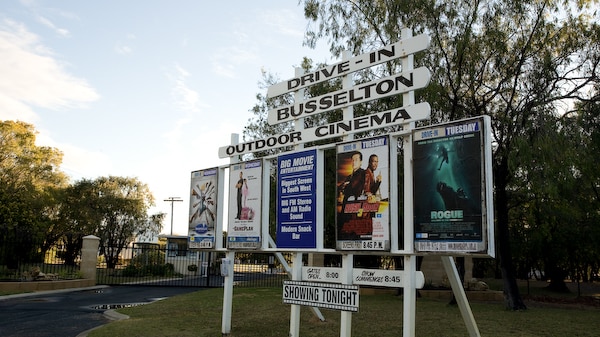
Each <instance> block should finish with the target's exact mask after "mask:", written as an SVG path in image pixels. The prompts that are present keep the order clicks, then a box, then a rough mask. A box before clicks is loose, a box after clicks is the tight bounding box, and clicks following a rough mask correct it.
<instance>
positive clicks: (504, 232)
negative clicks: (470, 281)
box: [494, 159, 527, 310]
mask: <svg viewBox="0 0 600 337" xmlns="http://www.w3.org/2000/svg"><path fill="white" fill-rule="evenodd" d="M507 176H508V163H507V160H506V159H504V160H502V164H500V165H499V167H496V172H495V174H494V181H495V187H496V202H495V205H496V243H497V246H498V247H497V248H498V249H497V252H498V259H499V260H500V271H501V273H502V283H503V289H504V299H505V301H506V303H505V304H506V307H507V308H508V309H510V310H525V309H527V307H526V306H525V303H523V299H522V298H521V293H520V292H519V287H518V286H517V279H516V277H515V270H514V266H513V261H512V253H511V250H510V232H509V228H508V195H507V193H506V185H507V181H506V178H507Z"/></svg>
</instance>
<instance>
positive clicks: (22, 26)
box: [0, 0, 335, 235]
mask: <svg viewBox="0 0 600 337" xmlns="http://www.w3.org/2000/svg"><path fill="white" fill-rule="evenodd" d="M307 24H308V22H307V21H306V20H305V19H304V16H303V9H302V7H301V6H299V5H298V1H297V0H285V1H282V0H277V1H275V0H270V1H269V0H253V1H210V2H207V1H195V0H177V1H158V0H130V1H117V0H104V1H80V0H63V1H52V0H20V1H18V0H3V1H2V2H1V3H0V60H1V62H0V74H1V75H0V120H20V121H23V122H27V123H30V124H32V125H34V127H35V129H36V131H37V132H38V134H37V145H39V146H51V147H54V148H57V149H58V150H60V151H62V152H63V154H64V157H63V164H62V166H61V170H62V171H64V172H65V173H67V174H68V175H69V176H70V178H71V182H75V181H77V180H80V179H83V178H86V179H95V178H97V177H100V176H110V175H113V176H122V177H136V178H138V179H139V180H140V181H142V182H143V183H146V184H148V186H149V188H150V190H151V191H152V193H153V195H154V197H155V201H156V206H155V207H153V208H152V209H151V210H150V213H157V212H164V213H166V219H165V222H164V227H163V231H162V233H166V234H170V232H171V216H172V218H173V234H174V235H187V227H188V223H187V222H188V220H187V218H188V214H189V196H188V195H189V193H190V173H191V172H192V171H195V170H201V169H206V168H211V167H215V166H221V165H227V164H228V163H229V160H228V159H219V157H218V148H219V147H222V146H226V145H230V144H231V134H232V133H237V134H240V139H241V135H242V132H243V128H244V126H245V125H247V123H248V119H249V118H251V117H252V113H251V112H249V110H250V109H251V108H252V106H253V105H254V104H255V103H256V102H257V101H256V95H257V94H258V93H263V94H266V89H263V88H260V87H259V82H260V81H261V79H262V75H261V74H262V71H263V70H264V71H267V72H269V73H272V74H275V75H277V76H278V77H279V78H280V79H281V80H286V79H289V78H292V77H293V75H294V67H295V66H297V65H299V64H300V63H301V60H302V57H304V56H307V57H310V58H312V59H313V60H314V61H315V62H329V63H331V62H332V61H331V60H330V59H329V53H328V51H327V48H326V47H325V46H324V45H323V46H318V47H317V48H316V49H315V50H313V49H310V48H308V47H304V46H303V45H302V42H303V38H304V32H305V30H306V27H307ZM334 62H335V60H334ZM171 197H179V198H181V199H182V200H183V202H175V203H174V204H173V213H172V214H171V203H170V202H167V201H164V200H165V199H168V198H171Z"/></svg>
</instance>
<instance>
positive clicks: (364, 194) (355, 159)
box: [336, 137, 390, 250]
mask: <svg viewBox="0 0 600 337" xmlns="http://www.w3.org/2000/svg"><path fill="white" fill-rule="evenodd" d="M389 167H390V165H389V138H388V137H377V138H370V139H361V140H356V141H353V142H350V143H344V144H339V145H337V213H336V214H337V217H336V225H337V230H336V231H337V249H339V250H389V248H390V208H389V202H390V200H389V194H390V193H389V191H390V185H389V181H390V179H389V178H390V172H389Z"/></svg>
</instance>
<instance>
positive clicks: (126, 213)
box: [81, 176, 165, 269]
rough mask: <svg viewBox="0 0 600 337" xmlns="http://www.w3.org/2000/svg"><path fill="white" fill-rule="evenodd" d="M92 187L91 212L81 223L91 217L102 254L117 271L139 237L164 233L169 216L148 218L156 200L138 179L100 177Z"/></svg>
mask: <svg viewBox="0 0 600 337" xmlns="http://www.w3.org/2000/svg"><path fill="white" fill-rule="evenodd" d="M84 184H87V182H86V183H84ZM92 184H93V187H92V188H91V193H90V194H87V197H89V199H88V200H89V204H88V209H87V210H86V211H85V214H86V215H85V216H82V217H81V219H84V220H85V221H87V219H88V216H89V219H90V221H93V223H94V224H95V226H96V227H95V232H96V235H97V236H98V237H100V251H101V253H102V255H104V258H105V261H106V265H107V267H108V268H109V269H113V268H115V267H116V265H117V264H118V262H119V256H120V254H121V252H122V250H123V249H124V248H125V247H126V246H127V245H128V244H129V243H131V242H132V241H133V240H134V239H135V238H136V237H137V236H140V235H144V234H146V233H148V232H153V233H159V232H160V230H161V228H162V221H163V219H164V216H165V214H164V213H160V214H155V215H152V216H148V215H147V212H148V209H149V208H150V207H151V206H153V205H154V197H153V196H152V193H151V192H150V190H149V188H148V186H147V185H146V184H143V183H142V182H140V181H139V180H138V179H136V178H124V177H115V176H109V177H100V178H97V179H96V180H94V181H93V183H92ZM86 190H87V189H86ZM89 192H90V191H86V193H89Z"/></svg>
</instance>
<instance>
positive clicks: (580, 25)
mask: <svg viewBox="0 0 600 337" xmlns="http://www.w3.org/2000/svg"><path fill="white" fill-rule="evenodd" d="M303 3H304V9H305V16H306V18H307V19H309V20H310V21H311V22H312V23H313V24H314V25H313V26H311V27H309V29H308V32H307V34H306V43H307V44H308V45H309V46H315V45H316V42H317V41H318V40H320V39H322V38H327V39H328V42H329V44H330V50H331V52H332V54H333V55H335V56H337V57H339V56H340V54H341V51H342V50H350V51H351V52H352V53H353V54H354V55H358V54H362V53H365V52H367V51H370V50H373V49H375V48H378V47H381V46H383V45H387V44H390V43H392V42H395V41H397V40H399V39H400V29H401V27H403V26H406V27H411V28H412V29H414V30H415V31H416V32H426V33H428V34H429V35H430V36H431V38H432V45H431V48H430V49H429V50H428V51H427V53H425V54H424V55H420V56H419V57H420V59H418V60H417V61H418V62H419V63H421V64H423V65H426V66H427V67H428V68H429V69H430V70H431V72H432V74H433V75H432V81H431V84H430V85H429V87H428V88H427V89H425V90H423V91H422V92H421V97H420V99H422V100H426V101H428V102H429V103H430V104H431V106H432V115H433V116H432V121H447V120H454V119H460V118H465V117H473V116H478V115H482V114H487V115H490V116H491V117H492V124H493V138H494V142H495V149H494V156H493V157H494V158H493V172H494V187H495V193H496V195H495V209H496V229H497V233H496V236H497V247H498V258H499V260H500V267H501V271H502V277H503V280H504V291H505V295H506V305H507V307H508V308H510V309H513V310H519V309H525V308H526V307H525V305H524V303H523V301H522V299H521V296H520V293H519V290H518V287H517V284H516V276H515V270H514V266H513V261H512V260H513V258H512V252H511V246H510V237H511V235H510V233H511V229H510V227H511V224H514V225H515V226H521V225H522V224H518V223H517V224H515V223H514V222H512V221H511V219H510V218H509V211H510V209H511V208H512V207H513V206H514V205H512V204H511V201H512V200H513V198H512V197H513V192H512V191H513V189H514V187H515V184H516V183H517V181H515V179H514V177H515V176H516V173H517V172H518V171H519V169H520V166H521V165H523V161H524V160H525V161H526V160H527V158H523V157H520V156H519V154H518V153H517V149H518V148H517V147H516V144H518V143H519V142H520V141H522V140H527V136H528V133H527V132H528V130H529V129H528V128H529V127H530V126H531V125H532V123H533V121H534V120H535V117H536V116H537V115H539V114H558V113H559V111H558V108H559V104H561V103H563V102H565V101H566V100H570V101H579V102H588V101H593V100H597V97H591V96H590V95H589V93H590V88H591V87H592V86H593V85H594V84H597V83H598V79H599V76H598V67H597V66H598V62H599V60H600V51H599V50H598V45H599V42H600V41H598V40H599V36H600V34H598V31H599V29H598V25H597V24H595V23H594V22H593V20H592V18H593V12H592V10H593V7H592V5H593V3H594V2H593V1H579V2H577V3H576V5H575V4H572V3H571V2H568V1H541V2H540V1H491V2H490V1H486V2H483V1H467V2H465V1H444V2H436V1H409V2H407V1H368V0H356V1H344V0H330V1H316V0H305V1H304V2H303ZM397 69H398V65H397V64H394V63H393V62H390V63H389V64H388V65H387V67H384V68H383V70H382V71H386V72H389V71H390V70H391V71H394V72H395V71H396V70H397ZM374 75H376V74H374ZM394 103H397V102H394ZM393 107H395V106H390V107H388V109H390V108H393Z"/></svg>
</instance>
